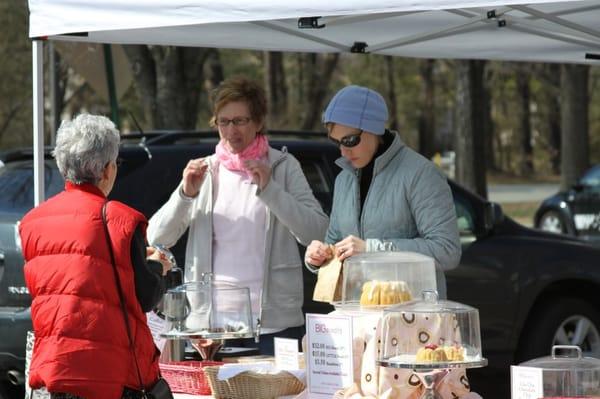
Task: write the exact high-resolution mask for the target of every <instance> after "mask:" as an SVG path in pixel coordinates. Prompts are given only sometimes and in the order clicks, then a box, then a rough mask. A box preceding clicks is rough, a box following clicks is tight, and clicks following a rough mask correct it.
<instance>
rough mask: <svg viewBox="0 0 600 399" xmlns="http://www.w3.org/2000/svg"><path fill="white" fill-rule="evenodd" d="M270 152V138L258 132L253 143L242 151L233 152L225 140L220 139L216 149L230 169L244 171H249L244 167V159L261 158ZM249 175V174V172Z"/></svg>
mask: <svg viewBox="0 0 600 399" xmlns="http://www.w3.org/2000/svg"><path fill="white" fill-rule="evenodd" d="M268 152H269V140H267V137H266V136H265V135H264V134H257V135H256V137H255V138H254V140H253V141H252V143H250V145H249V146H248V147H246V148H245V149H244V150H243V151H242V152H240V153H238V154H233V153H231V152H230V151H229V150H228V149H227V147H226V146H225V144H224V143H223V140H221V141H219V144H217V147H216V149H215V154H216V155H217V159H218V160H219V162H220V163H222V164H223V166H225V167H226V168H227V169H229V170H235V171H244V172H246V174H248V173H247V170H246V168H245V167H244V161H246V160H249V159H252V160H257V159H261V158H263V157H264V156H266V155H267V153H268ZM248 175H249V174H248Z"/></svg>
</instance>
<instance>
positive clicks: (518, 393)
mask: <svg viewBox="0 0 600 399" xmlns="http://www.w3.org/2000/svg"><path fill="white" fill-rule="evenodd" d="M510 385H511V390H512V399H538V398H543V397H544V386H543V381H542V369H539V368H536V367H522V366H510Z"/></svg>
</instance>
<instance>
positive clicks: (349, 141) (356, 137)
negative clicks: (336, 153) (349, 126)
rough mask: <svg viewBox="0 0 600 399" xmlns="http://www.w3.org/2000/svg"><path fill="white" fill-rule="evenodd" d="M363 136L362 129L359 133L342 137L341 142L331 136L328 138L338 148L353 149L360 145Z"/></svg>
mask: <svg viewBox="0 0 600 399" xmlns="http://www.w3.org/2000/svg"><path fill="white" fill-rule="evenodd" d="M361 134H363V131H362V129H361V131H360V132H358V133H354V134H349V135H347V136H344V137H342V138H341V139H339V140H336V139H334V138H333V137H331V136H328V137H329V140H331V142H332V143H333V144H335V145H336V146H338V147H339V146H341V145H343V146H344V147H346V148H352V147H356V146H357V145H359V144H360V135H361Z"/></svg>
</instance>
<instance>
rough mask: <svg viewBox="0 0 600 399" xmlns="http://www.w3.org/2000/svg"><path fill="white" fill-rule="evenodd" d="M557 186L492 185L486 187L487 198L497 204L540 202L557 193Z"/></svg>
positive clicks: (547, 184)
mask: <svg viewBox="0 0 600 399" xmlns="http://www.w3.org/2000/svg"><path fill="white" fill-rule="evenodd" d="M558 189H559V185H558V184H552V183H540V184H493V185H489V186H488V198H489V199H490V201H494V202H499V203H508V202H541V201H542V200H543V199H544V198H547V197H549V196H551V195H552V194H555V193H556V192H558Z"/></svg>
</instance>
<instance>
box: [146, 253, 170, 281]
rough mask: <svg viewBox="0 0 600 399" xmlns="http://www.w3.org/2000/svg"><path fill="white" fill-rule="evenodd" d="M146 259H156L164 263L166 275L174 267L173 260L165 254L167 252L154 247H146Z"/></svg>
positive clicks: (163, 267) (163, 270)
mask: <svg viewBox="0 0 600 399" xmlns="http://www.w3.org/2000/svg"><path fill="white" fill-rule="evenodd" d="M146 260H154V261H157V262H160V264H161V265H162V275H163V276H165V275H166V274H167V272H168V271H169V270H171V268H172V267H173V265H172V264H171V262H169V259H167V257H166V256H165V254H163V253H162V252H160V251H159V250H157V249H156V248H154V247H146Z"/></svg>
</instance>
